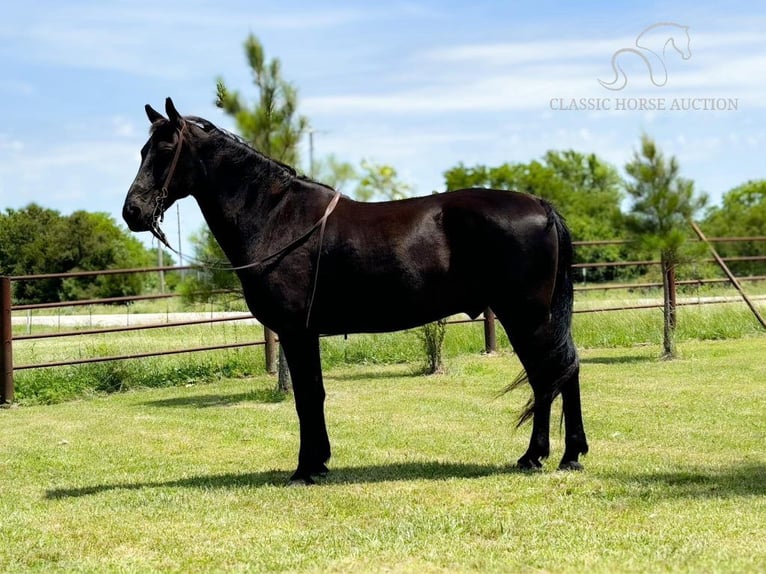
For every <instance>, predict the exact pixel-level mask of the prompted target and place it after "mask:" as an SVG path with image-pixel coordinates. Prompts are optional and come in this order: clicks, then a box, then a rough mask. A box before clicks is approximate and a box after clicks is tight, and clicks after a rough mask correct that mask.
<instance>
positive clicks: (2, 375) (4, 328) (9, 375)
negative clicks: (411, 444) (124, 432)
mask: <svg viewBox="0 0 766 574" xmlns="http://www.w3.org/2000/svg"><path fill="white" fill-rule="evenodd" d="M707 241H710V242H742V241H752V242H758V241H766V237H730V238H710V239H707ZM626 243H627V241H623V240H608V241H589V242H586V241H581V242H575V246H576V247H584V248H587V247H598V246H605V245H622V244H626ZM713 253H714V255H715V257H713V258H712V259H705V260H704V261H708V262H716V263H718V264H719V265H723V266H724V268H725V263H726V262H736V261H766V256H760V255H756V256H738V257H723V258H721V257H718V255H717V253H715V251H714V252H713ZM660 263H661V262H660V261H656V260H650V261H607V262H600V263H578V264H574V265H573V268H574V269H585V270H587V269H591V268H609V267H628V266H634V267H646V266H653V265H660ZM189 269H194V268H193V267H154V268H149V269H116V270H105V271H87V272H76V273H54V274H45V275H22V276H14V277H0V344H1V345H2V349H0V405H4V404H10V403H12V401H13V398H14V386H13V373H14V372H15V371H21V370H26V369H38V368H46V367H60V366H66V365H78V364H85V363H95V362H103V361H116V360H126V359H140V358H145V357H152V356H162V355H171V354H178V353H193V352H202V351H213V350H221V349H231V348H238V347H252V346H263V347H264V348H266V347H267V346H268V342H267V341H265V340H256V341H247V342H238V343H228V344H221V345H208V346H198V347H187V348H182V349H173V350H157V351H151V352H145V353H134V354H124V355H113V356H99V357H87V358H79V359H72V360H66V361H51V362H46V363H30V364H21V365H14V362H13V343H14V341H18V342H24V341H30V340H40V339H53V338H60V337H75V336H83V335H92V334H106V333H117V332H126V331H139V330H145V329H165V328H174V327H183V326H191V325H201V324H212V323H221V322H228V321H242V320H246V319H248V320H252V316H251V315H250V314H249V313H241V314H234V315H230V316H225V317H207V318H204V319H194V320H184V321H174V322H163V323H152V324H143V325H126V326H122V327H105V328H99V329H92V328H90V329H80V330H76V331H65V332H51V333H41V334H31V333H28V334H26V335H17V336H15V337H14V336H13V331H12V329H13V327H12V320H11V319H12V312H13V311H23V310H27V311H30V312H31V311H33V310H42V309H53V308H61V307H73V306H88V305H95V304H114V303H126V304H129V303H131V302H135V301H142V300H157V299H168V298H171V297H176V296H177V295H175V294H164V293H160V294H152V295H141V296H127V297H110V298H103V299H87V300H79V301H66V302H55V303H38V304H26V305H13V303H12V283H13V282H19V281H37V280H44V279H59V278H62V279H63V278H73V277H89V276H90V277H92V276H98V275H113V274H129V273H164V272H165V271H184V270H189ZM726 271H727V272H728V269H726ZM728 275H729V277H727V278H706V279H693V280H681V281H674V282H673V295H672V297H673V299H674V300H675V286H676V285H697V286H702V285H709V284H715V283H728V282H732V283H733V284H734V285H735V286H737V280H736V279H735V278H733V276H731V275H730V273H728ZM762 280H766V276H751V277H745V278H741V279H740V281H762ZM662 286H663V284H662V283H658V282H644V283H622V284H611V283H608V284H598V285H590V286H588V285H583V286H577V287H575V292H576V293H577V292H583V291H589V290H602V291H606V290H617V289H621V290H627V289H642V290H644V289H656V288H660V287H662ZM742 295H743V296H744V297H745V299H746V300H747V297H746V296H745V295H744V293H742ZM724 302H730V299H728V298H725V299H717V300H696V301H680V302H678V305H700V304H711V303H724ZM662 307H663V303H655V302H651V303H639V304H632V305H618V306H606V307H597V308H590V309H579V310H578V309H576V310H575V313H596V312H610V311H625V310H630V309H652V308H662ZM751 308H752V306H751ZM754 313H755V314H756V316H758V312H757V310H755V309H754ZM468 322H483V324H484V339H485V349H486V350H487V351H488V352H492V351H494V350H496V348H497V339H496V330H495V317H494V314H493V313H492V312H491V310H489V309H487V311H486V312H485V313H484V315H483V317H482V318H481V319H475V320H471V319H462V320H451V321H448V324H458V323H468ZM761 322H762V323H763V319H762V318H761ZM266 356H267V357H269V356H271V357H273V356H274V352H273V350H270V349H268V348H266ZM267 361H268V358H267Z"/></svg>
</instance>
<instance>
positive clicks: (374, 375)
mask: <svg viewBox="0 0 766 574" xmlns="http://www.w3.org/2000/svg"><path fill="white" fill-rule="evenodd" d="M381 369H382V368H376V367H375V366H370V368H369V370H368V369H364V370H363V371H359V372H356V373H338V374H335V373H333V372H332V371H329V372H327V374H326V375H325V378H326V379H327V380H335V381H377V380H383V379H407V378H413V377H420V376H422V373H420V372H418V369H417V367H413V366H412V365H410V364H407V365H402V368H401V369H395V370H381Z"/></svg>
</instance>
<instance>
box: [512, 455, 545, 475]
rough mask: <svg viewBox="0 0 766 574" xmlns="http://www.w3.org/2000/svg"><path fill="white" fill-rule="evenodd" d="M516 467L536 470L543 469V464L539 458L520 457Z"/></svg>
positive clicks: (523, 470) (530, 470)
mask: <svg viewBox="0 0 766 574" xmlns="http://www.w3.org/2000/svg"><path fill="white" fill-rule="evenodd" d="M516 468H517V469H518V470H521V471H522V472H536V471H538V470H542V468H543V465H542V463H541V462H540V461H539V460H533V459H531V458H520V459H519V460H518V461H517V462H516Z"/></svg>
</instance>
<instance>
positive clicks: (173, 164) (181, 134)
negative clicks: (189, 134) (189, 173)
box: [162, 122, 186, 197]
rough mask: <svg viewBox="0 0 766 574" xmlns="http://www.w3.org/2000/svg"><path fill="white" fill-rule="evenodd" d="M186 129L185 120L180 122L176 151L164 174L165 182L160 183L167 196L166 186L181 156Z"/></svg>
mask: <svg viewBox="0 0 766 574" xmlns="http://www.w3.org/2000/svg"><path fill="white" fill-rule="evenodd" d="M185 131H186V122H183V123H181V127H180V129H179V130H178V143H177V144H176V153H175V155H174V156H173V161H172V162H171V163H170V169H169V170H168V174H167V175H166V176H165V182H164V183H163V184H162V193H163V195H164V196H165V197H167V196H168V186H169V185H170V181H171V180H172V179H173V175H175V173H176V166H177V165H178V158H179V157H181V148H182V147H183V143H184V132H185Z"/></svg>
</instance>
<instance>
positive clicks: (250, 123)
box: [216, 34, 309, 166]
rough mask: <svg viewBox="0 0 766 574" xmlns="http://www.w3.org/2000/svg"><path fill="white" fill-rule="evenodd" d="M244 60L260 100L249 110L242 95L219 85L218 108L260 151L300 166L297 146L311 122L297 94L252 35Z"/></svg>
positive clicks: (219, 81)
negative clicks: (300, 105)
mask: <svg viewBox="0 0 766 574" xmlns="http://www.w3.org/2000/svg"><path fill="white" fill-rule="evenodd" d="M245 56H246V57H247V61H248V64H249V65H250V70H251V72H252V75H253V83H254V84H255V87H256V89H257V91H258V98H257V99H256V100H255V102H254V103H253V105H252V106H250V107H248V106H247V104H246V103H245V101H244V99H243V97H242V96H241V95H240V93H239V92H237V91H235V92H231V91H229V90H228V89H227V87H226V84H225V83H224V81H223V79H220V78H219V79H218V82H217V100H216V105H217V106H218V107H220V108H222V109H223V110H224V111H225V112H226V113H227V114H229V115H230V116H232V117H233V118H234V119H235V120H236V123H237V129H238V130H239V132H240V135H241V136H242V137H243V138H245V139H246V140H247V141H249V142H250V143H251V144H253V145H254V146H255V147H256V148H257V149H258V150H259V151H261V152H262V153H264V154H266V155H267V156H269V157H272V158H274V159H276V160H279V161H281V162H284V163H287V164H290V165H293V166H295V165H297V164H298V143H299V142H300V140H301V138H302V137H303V134H305V133H306V132H307V131H308V127H309V124H308V119H307V118H306V117H305V116H302V115H299V114H298V113H297V111H298V92H297V90H296V88H295V86H293V85H292V84H291V83H290V82H287V81H286V80H285V79H283V78H282V65H281V64H280V62H279V60H278V59H276V58H275V59H272V60H270V61H267V60H266V54H265V51H264V49H263V45H262V44H261V43H260V42H259V41H258V39H257V38H256V37H255V36H254V35H253V34H250V35H249V36H248V37H247V40H246V41H245Z"/></svg>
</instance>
